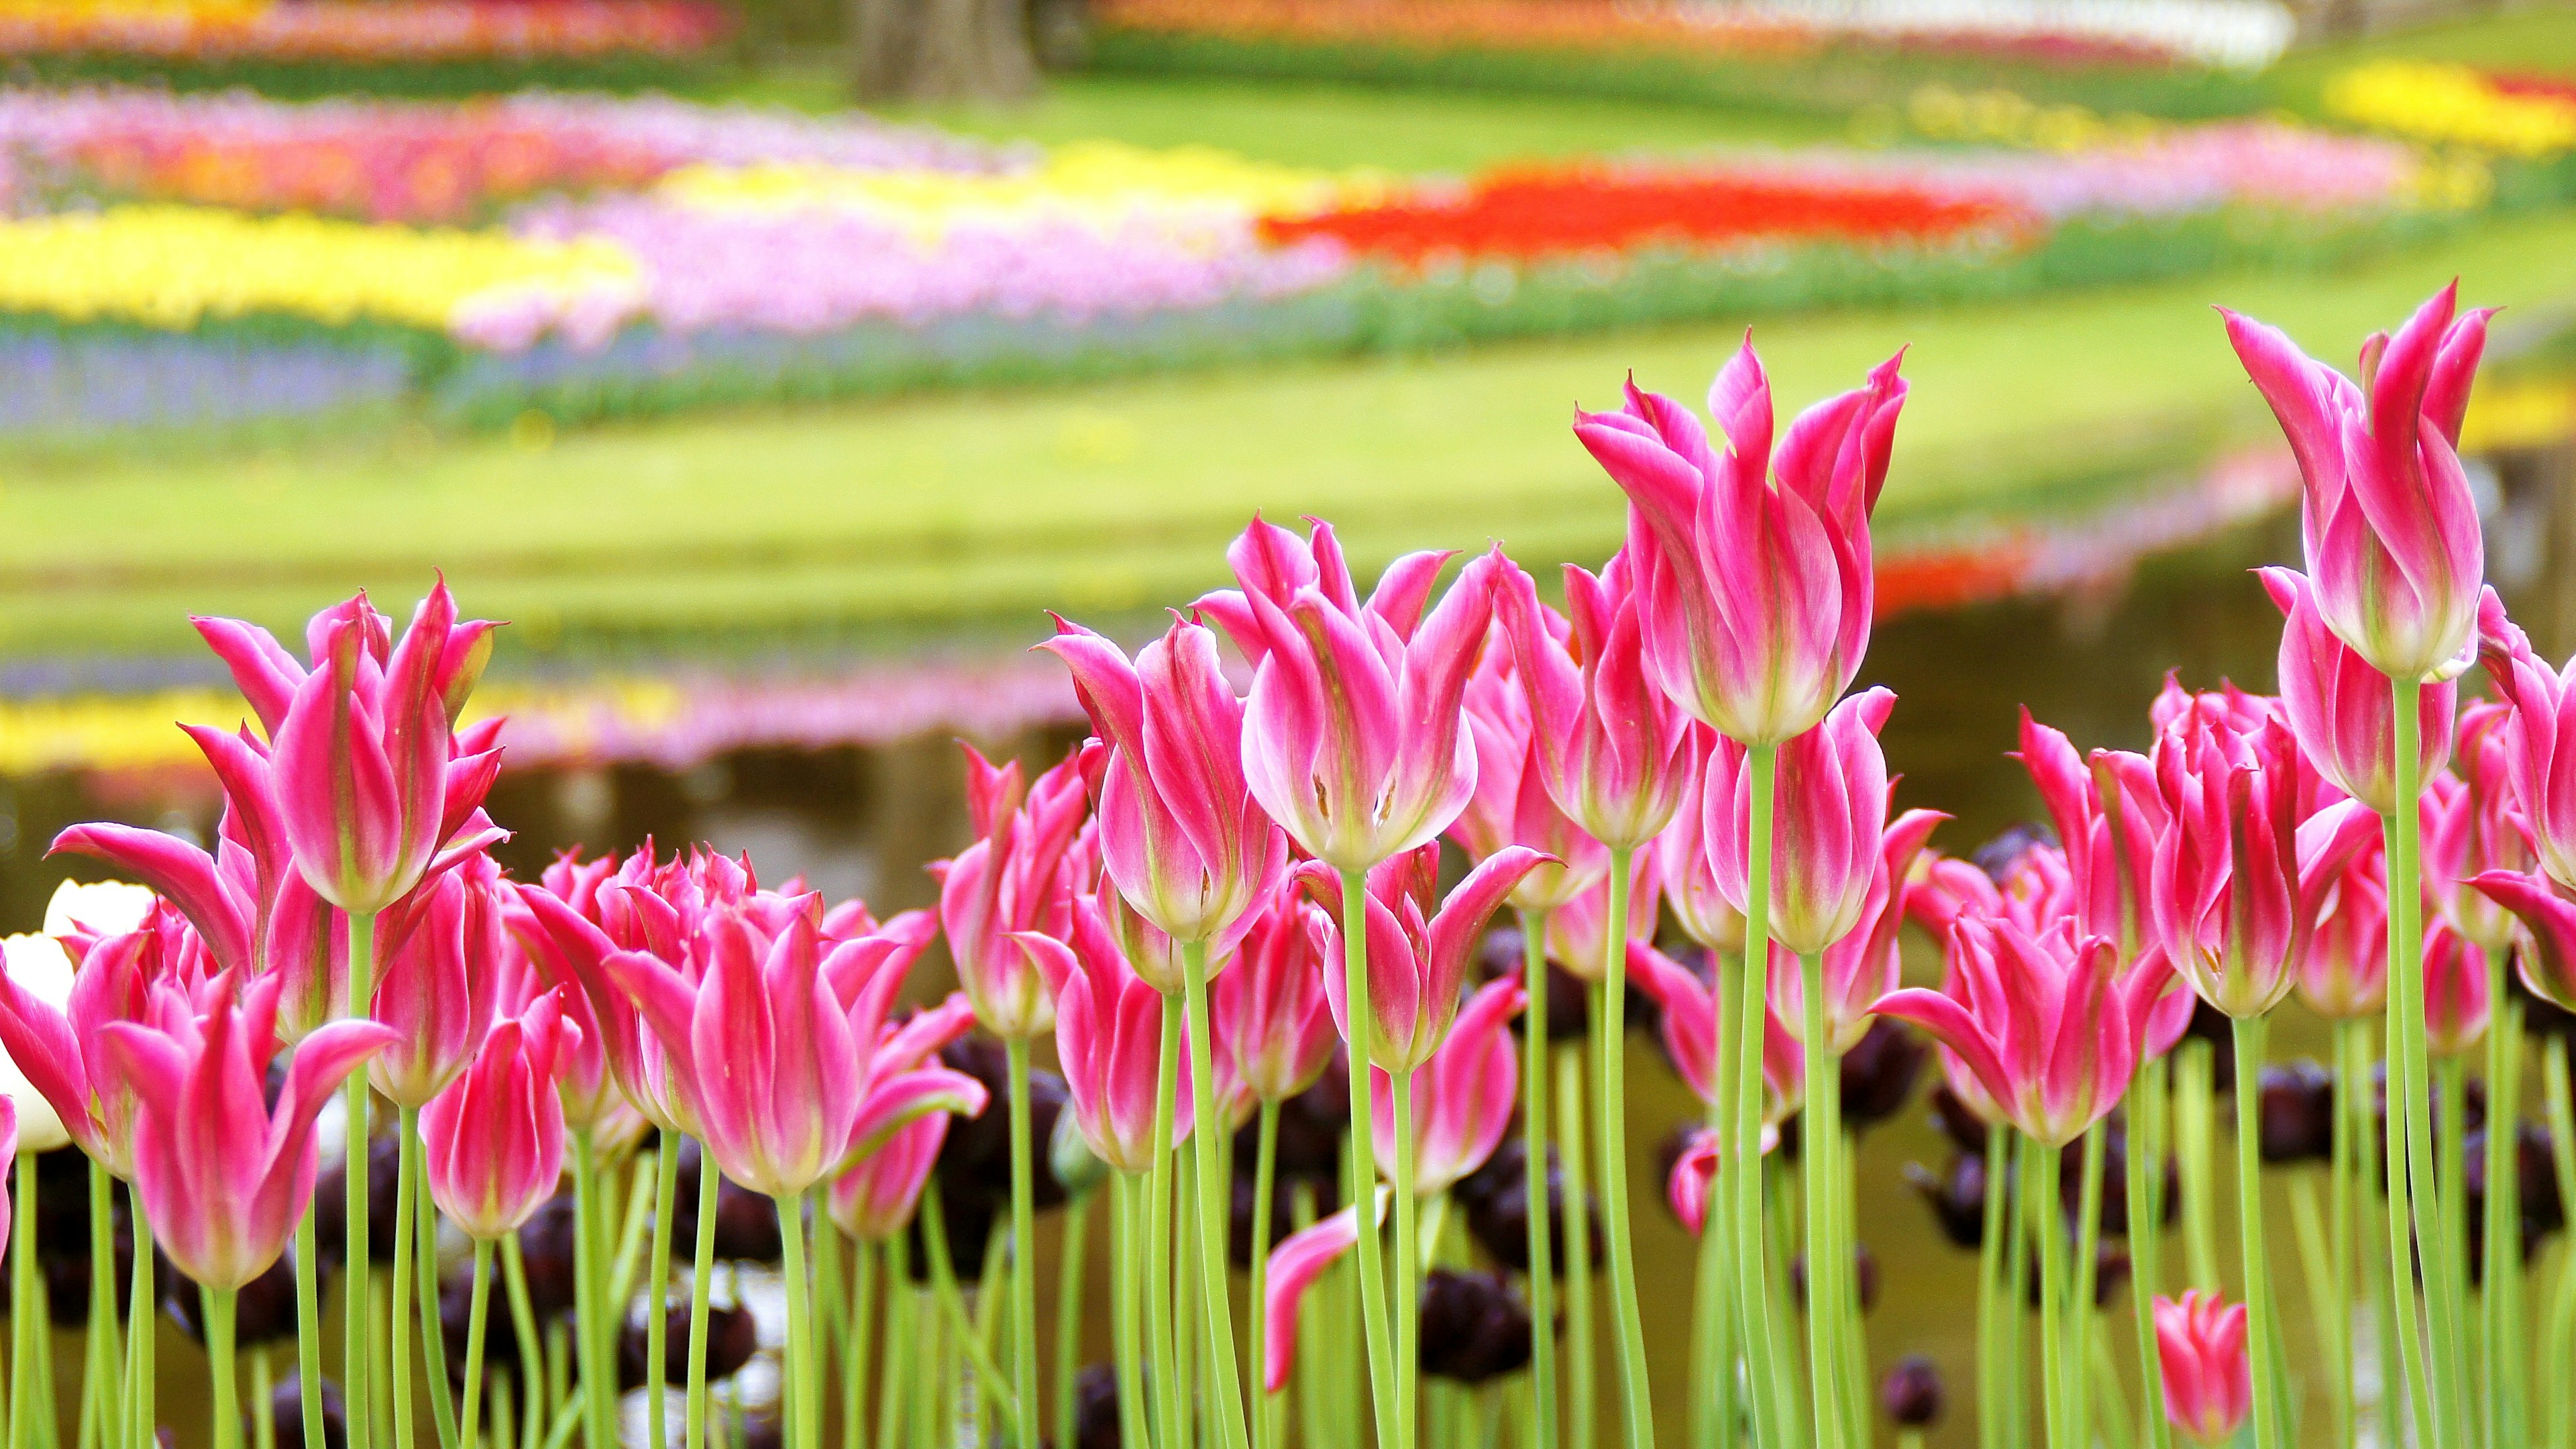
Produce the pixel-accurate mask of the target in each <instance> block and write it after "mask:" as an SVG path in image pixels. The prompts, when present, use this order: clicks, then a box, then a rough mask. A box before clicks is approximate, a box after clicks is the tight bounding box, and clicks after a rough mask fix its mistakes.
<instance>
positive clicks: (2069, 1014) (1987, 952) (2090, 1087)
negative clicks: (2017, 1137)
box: [1874, 918, 2171, 1147]
mask: <svg viewBox="0 0 2576 1449" xmlns="http://www.w3.org/2000/svg"><path fill="white" fill-rule="evenodd" d="M1949 968H1950V969H1949V979H1948V980H1947V981H1946V982H1944V983H1943V985H1942V988H1941V989H1940V990H1939V991H1930V990H1926V989H1924V988H1922V987H1919V986H1917V987H1907V988H1905V989H1903V990H1900V991H1894V992H1890V993H1889V994H1887V995H1886V996H1884V997H1881V998H1880V999H1879V1001H1878V1003H1877V1005H1876V1007H1875V1008H1874V1009H1875V1010H1876V1011H1877V1012H1878V1013H1879V1014H1881V1015H1884V1016H1893V1017H1896V1018H1898V1019H1900V1020H1903V1021H1910V1022H1913V1023H1914V1024H1915V1025H1917V1026H1919V1027H1922V1028H1923V1029H1924V1030H1925V1031H1927V1032H1930V1033H1931V1034H1932V1035H1933V1036H1934V1037H1935V1038H1936V1039H1938V1040H1939V1041H1940V1043H1941V1044H1942V1045H1943V1046H1946V1047H1948V1048H1949V1049H1950V1050H1951V1051H1953V1052H1955V1053H1957V1054H1958V1057H1959V1060H1960V1062H1961V1064H1962V1065H1964V1066H1965V1067H1966V1068H1967V1069H1968V1071H1969V1072H1970V1073H1971V1074H1972V1075H1973V1076H1974V1077H1975V1079H1976V1082H1977V1084H1978V1085H1979V1086H1981V1087H1983V1088H1984V1089H1985V1095H1986V1097H1987V1098H1988V1099H1990V1100H1991V1101H1992V1103H1993V1104H1994V1107H1995V1110H1996V1111H1997V1112H1998V1113H2000V1114H2001V1116H2002V1118H2003V1120H2005V1121H2008V1122H2010V1123H2012V1124H2013V1125H2014V1126H2016V1127H2018V1128H2020V1129H2021V1130H2022V1131H2023V1132H2024V1133H2025V1134H2027V1135H2028V1136H2029V1137H2030V1138H2031V1139H2032V1140H2033V1141H2036V1142H2038V1143H2039V1144H2041V1145H2042V1146H2045V1147H2063V1146H2065V1145H2066V1144H2068V1143H2070V1142H2073V1141H2075V1140H2076V1139H2077V1138H2079V1137H2082V1136H2083V1135H2084V1133H2085V1131H2086V1130H2087V1129H2089V1128H2090V1127H2092V1125H2093V1124H2094V1123H2096V1122H2099V1121H2101V1120H2102V1119H2103V1118H2104V1117H2105V1116H2107V1115H2109V1113H2110V1111H2111V1109H2112V1108H2113V1107H2114V1106H2117V1105H2118V1104H2119V1101H2120V1097H2121V1095H2122V1094H2123V1093H2125V1092H2126V1091H2127V1090H2128V1087H2129V1079H2130V1077H2131V1076H2133V1075H2134V1074H2135V1073H2136V1071H2137V1066H2138V1060H2139V1055H2140V1053H2141V1052H2142V1051H2143V1050H2144V1049H2145V1044H2146V1042H2147V1040H2148V1034H2149V1019H2150V1017H2151V1016H2152V1015H2153V1013H2154V1011H2155V1007H2156V1002H2157V998H2158V997H2160V996H2161V995H2162V994H2163V993H2164V989H2165V984H2166V982H2167V981H2168V980H2169V979H2170V977H2171V968H2170V967H2169V966H2168V965H2167V964H2166V962H2165V960H2164V958H2163V956H2161V955H2160V954H2156V953H2149V955H2148V957H2147V958H2146V959H2145V960H2144V961H2142V962H2141V963H2140V964H2139V965H2138V966H2137V967H2135V968H2134V969H2131V970H2130V971H2128V972H2127V973H2126V974H2125V975H2124V974H2123V973H2122V971H2121V969H2120V965H2119V948H2118V947H2117V946H2116V945H2114V944H2113V943H2112V942H2110V941H2107V940H2104V939H2103V938H2101V937H2099V936H2085V935H2080V934H2078V932H2077V930H2076V927H2075V924H2074V923H2073V922H2072V921H2064V922H2061V923H2060V924H2059V925H2058V926H2057V927H2056V928H2055V929H2053V930H2050V931H2049V932H2047V933H2046V934H2044V935H2040V936H2033V935H2030V934H2029V933H2027V932H2025V931H2023V930H2022V929H2021V928H2020V927H2018V926H2015V925H2013V924H2012V923H2011V922H2009V921H1999V920H1998V921H1989V920H1978V919H1975V918H1963V919H1961V920H1960V922H1959V923H1958V925H1957V926H1956V927H1955V928H1954V929H1953V931H1952V932H1951V936H1950V942H1949Z"/></svg>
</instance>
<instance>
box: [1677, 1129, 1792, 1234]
mask: <svg viewBox="0 0 2576 1449" xmlns="http://www.w3.org/2000/svg"><path fill="white" fill-rule="evenodd" d="M1779 1140H1780V1139H1779V1134H1778V1133H1777V1132H1775V1131H1768V1130H1766V1131H1765V1132H1764V1133H1763V1134H1762V1150H1763V1151H1764V1152H1765V1153H1768V1152H1769V1151H1770V1150H1771V1148H1772V1147H1773V1146H1774V1145H1776V1144H1777V1143H1778V1142H1779ZM1725 1158H1726V1142H1725V1140H1724V1139H1723V1138H1721V1137H1720V1136H1719V1135H1718V1134H1717V1133H1715V1132H1712V1131H1709V1130H1708V1129H1707V1128H1705V1127H1703V1128H1700V1129H1697V1130H1695V1131H1693V1132H1692V1133H1691V1135H1690V1140H1689V1142H1688V1143H1687V1144H1686V1145H1685V1146H1684V1147H1683V1148H1682V1150H1681V1155H1680V1156H1678V1157H1675V1158H1674V1159H1673V1170H1672V1173H1671V1175H1669V1176H1667V1177H1666V1178H1665V1179H1664V1201H1666V1202H1668V1203H1670V1204H1671V1205H1672V1209H1673V1216H1674V1217H1677V1218H1679V1219H1681V1221H1682V1231H1683V1232H1686V1233H1688V1234H1690V1235H1691V1236H1692V1237H1694V1238H1696V1237H1698V1236H1699V1231H1700V1229H1701V1228H1702V1227H1705V1226H1706V1225H1707V1223H1708V1199H1709V1195H1710V1192H1711V1190H1712V1189H1714V1188H1715V1187H1716V1186H1717V1169H1718V1165H1719V1164H1720V1163H1722V1162H1723V1161H1725Z"/></svg>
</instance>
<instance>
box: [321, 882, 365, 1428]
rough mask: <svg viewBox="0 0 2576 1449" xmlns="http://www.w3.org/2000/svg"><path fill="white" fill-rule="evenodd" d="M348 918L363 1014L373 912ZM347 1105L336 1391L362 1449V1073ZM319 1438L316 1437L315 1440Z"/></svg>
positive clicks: (355, 1010) (348, 1091)
mask: <svg viewBox="0 0 2576 1449" xmlns="http://www.w3.org/2000/svg"><path fill="white" fill-rule="evenodd" d="M348 920H349V1014H350V1015H352V1016H355V1017H360V1018H364V1017H367V1016H369V1015H371V1014H372V1013H373V1012H374V1010H375V1003H376V917H375V913H374V912H373V911H350V912H348ZM341 1095H342V1101H343V1102H344V1103H345V1104H346V1115H347V1119H348V1127H347V1135H346V1136H345V1137H344V1138H343V1139H342V1140H343V1141H344V1142H346V1143H347V1144H348V1148H347V1153H348V1155H347V1158H346V1162H347V1165H348V1171H347V1172H346V1173H345V1174H343V1175H344V1176H345V1177H346V1179H347V1181H348V1204H347V1207H348V1231H347V1236H346V1237H345V1238H344V1239H343V1240H342V1241H344V1242H345V1243H346V1244H347V1245H348V1254H347V1257H346V1258H345V1259H344V1266H343V1267H342V1268H341V1270H340V1298H341V1303H340V1317H341V1323H342V1328H343V1334H344V1338H343V1342H342V1345H341V1350H340V1394H341V1399H342V1402H344V1403H345V1404H347V1405H348V1412H347V1413H346V1414H345V1415H343V1417H344V1418H345V1419H346V1420H347V1422H348V1434H349V1444H348V1449H367V1444H368V1440H369V1438H370V1437H371V1436H370V1434H369V1432H368V1431H369V1429H370V1427H371V1425H370V1418H371V1416H370V1415H369V1414H368V1413H367V1405H369V1404H371V1403H373V1402H375V1400H374V1397H373V1391H372V1389H371V1388H370V1386H369V1385H368V1382H367V1378H368V1373H367V1370H368V1366H369V1364H370V1363H372V1362H373V1360H374V1358H375V1353H374V1350H373V1348H372V1346H371V1345H370V1344H369V1342H368V1340H369V1338H370V1336H371V1335H372V1333H373V1331H374V1327H375V1316H374V1314H373V1313H372V1311H371V1310H370V1309H369V1307H368V1303H367V1299H368V1296H369V1290H370V1287H371V1283H372V1278H371V1274H370V1272H369V1268H368V1264H369V1263H370V1262H371V1261H372V1259H371V1257H370V1255H369V1253H368V1250H367V1222H368V1218H367V1177H368V1175H369V1174H368V1162H369V1153H368V1147H369V1144H370V1143H371V1141H372V1140H373V1139H372V1137H371V1135H370V1133H369V1131H368V1126H367V1120H368V1106H369V1093H368V1088H367V1074H366V1073H365V1072H363V1071H357V1072H351V1073H350V1074H349V1080H348V1084H347V1085H346V1086H344V1087H342V1088H341ZM316 1442H318V1441H316Z"/></svg>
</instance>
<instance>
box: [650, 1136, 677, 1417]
mask: <svg viewBox="0 0 2576 1449" xmlns="http://www.w3.org/2000/svg"><path fill="white" fill-rule="evenodd" d="M679 1199H680V1139H679V1138H678V1137H677V1136H675V1135H672V1134H670V1133H664V1134H663V1135H662V1138H661V1141H660V1142H659V1143H658V1144H656V1145H655V1147H654V1148H653V1246H652V1249H651V1252H652V1261H651V1262H650V1263H648V1264H647V1265H646V1266H645V1272H646V1274H647V1275H648V1276H647V1278H646V1282H647V1283H649V1284H650V1285H651V1286H650V1287H649V1288H648V1289H647V1290H646V1293H645V1298H644V1304H645V1318H644V1394H645V1398H644V1422H645V1425H646V1431H647V1432H648V1433H649V1434H651V1435H652V1440H651V1443H652V1446H653V1449H665V1446H667V1445H668V1444H669V1443H670V1442H671V1390H670V1364H671V1215H672V1214H673V1213H676V1212H678V1211H679V1206H680V1203H679Z"/></svg>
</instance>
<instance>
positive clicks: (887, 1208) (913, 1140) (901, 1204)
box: [826, 1016, 1063, 1243]
mask: <svg viewBox="0 0 2576 1449" xmlns="http://www.w3.org/2000/svg"><path fill="white" fill-rule="evenodd" d="M1062 1022H1063V1018H1062V1017H1060V1016H1059V1017H1058V1018H1057V1023H1058V1025H1059V1027H1060V1026H1061V1025H1062ZM948 1117H949V1114H948V1113H946V1112H932V1113H928V1114H927V1115H924V1116H921V1117H917V1118H915V1119H913V1120H912V1121H911V1122H908V1123H906V1124H904V1125H903V1126H901V1127H898V1128H896V1129H895V1133H894V1135H893V1136H891V1137H888V1138H887V1139H886V1140H885V1143H884V1145H883V1146H881V1147H879V1148H877V1150H876V1151H874V1152H871V1153H869V1154H868V1155H867V1156H865V1157H862V1158H860V1159H859V1160H858V1161H857V1162H855V1163H853V1164H852V1165H851V1166H850V1168H849V1169H848V1170H847V1171H845V1172H843V1173H842V1174H841V1175H840V1176H839V1177H836V1178H834V1179H832V1196H831V1200H830V1202H829V1203H828V1204H827V1205H826V1206H827V1207H828V1209H829V1211H830V1212H831V1214H832V1221H833V1223H834V1224H835V1225H837V1226H838V1227H839V1228H840V1230H841V1231H842V1232H845V1233H847V1234H849V1235H850V1236H851V1237H853V1238H856V1239H858V1240H859V1241H860V1242H862V1243H883V1242H888V1241H891V1240H892V1239H893V1238H894V1236H895V1234H897V1233H900V1232H902V1231H903V1230H904V1229H905V1228H906V1227H908V1226H910V1225H911V1223H912V1218H913V1214H914V1213H915V1212H916V1211H917V1210H918V1209H919V1208H920V1206H921V1190H922V1189H923V1188H924V1187H926V1186H928V1185H929V1183H930V1170H931V1169H932V1168H934V1167H936V1166H938V1165H939V1149H940V1147H941V1146H942V1145H943V1144H945V1143H946V1142H947V1141H948Z"/></svg>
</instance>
